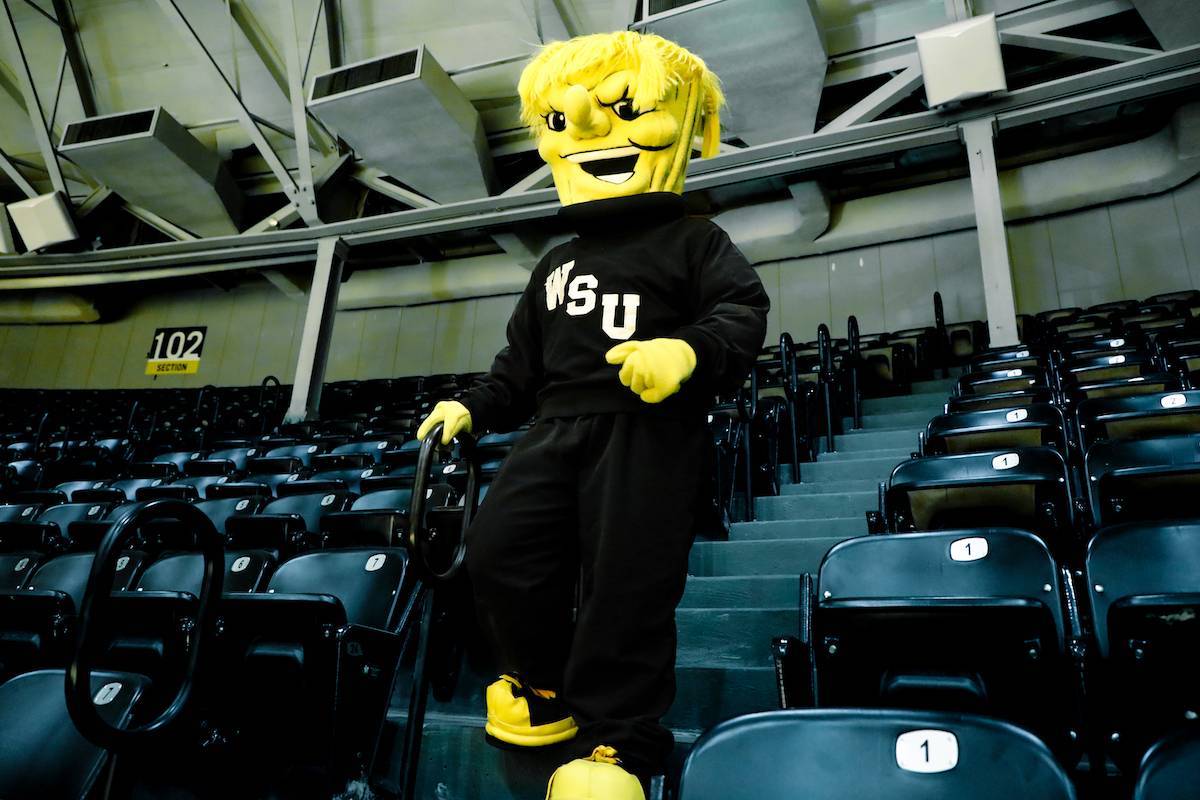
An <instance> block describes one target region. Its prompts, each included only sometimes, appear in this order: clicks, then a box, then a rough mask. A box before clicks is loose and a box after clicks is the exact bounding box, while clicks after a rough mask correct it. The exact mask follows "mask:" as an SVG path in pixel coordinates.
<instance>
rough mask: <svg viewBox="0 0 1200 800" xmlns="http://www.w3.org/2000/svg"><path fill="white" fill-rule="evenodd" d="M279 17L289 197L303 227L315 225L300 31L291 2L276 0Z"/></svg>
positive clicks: (317, 216) (318, 220)
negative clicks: (289, 141)
mask: <svg viewBox="0 0 1200 800" xmlns="http://www.w3.org/2000/svg"><path fill="white" fill-rule="evenodd" d="M280 6H281V9H280V10H281V11H282V18H283V40H284V43H283V49H284V51H285V53H286V54H287V55H286V59H285V60H286V62H287V83H288V100H289V102H290V103H291V106H292V130H293V131H295V133H296V165H297V167H298V172H299V177H298V180H297V181H296V184H297V188H298V189H299V192H298V193H297V195H296V197H295V198H293V199H294V201H295V203H296V208H297V209H299V211H300V216H301V217H303V218H304V222H305V224H307V225H319V224H320V223H321V215H320V212H319V211H318V210H317V192H316V189H315V188H314V187H313V162H312V150H310V149H309V145H308V107H307V106H306V105H305V101H304V67H303V66H302V65H301V64H300V41H299V36H300V30H299V27H298V26H297V25H296V2H295V0H280Z"/></svg>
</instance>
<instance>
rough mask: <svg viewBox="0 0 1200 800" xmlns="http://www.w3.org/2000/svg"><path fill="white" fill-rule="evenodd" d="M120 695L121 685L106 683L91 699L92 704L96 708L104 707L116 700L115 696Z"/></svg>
mask: <svg viewBox="0 0 1200 800" xmlns="http://www.w3.org/2000/svg"><path fill="white" fill-rule="evenodd" d="M120 693H121V684H119V683H106V684H104V685H103V686H101V687H100V691H98V692H96V696H95V697H93V698H92V702H93V703H95V704H96V705H98V706H106V705H108V704H109V703H111V702H112V701H113V700H116V699H117V695H119V694H120Z"/></svg>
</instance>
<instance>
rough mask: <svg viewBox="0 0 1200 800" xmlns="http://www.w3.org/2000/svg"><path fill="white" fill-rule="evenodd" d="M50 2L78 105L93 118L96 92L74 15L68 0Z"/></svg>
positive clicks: (86, 115) (86, 114) (52, 0)
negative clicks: (52, 5) (76, 93)
mask: <svg viewBox="0 0 1200 800" xmlns="http://www.w3.org/2000/svg"><path fill="white" fill-rule="evenodd" d="M51 2H53V4H54V15H55V16H56V17H58V28H59V30H60V31H61V32H62V41H63V47H64V48H66V53H67V63H68V64H70V65H71V77H72V78H74V79H75V91H76V92H78V93H79V104H80V105H81V106H83V115H84V116H85V117H94V116H96V114H97V113H98V112H97V111H96V92H95V89H94V87H93V86H92V74H91V72H90V71H89V70H88V68H87V59H86V58H85V56H84V53H83V44H82V42H81V41H80V39H79V29H78V28H76V27H75V15H74V14H73V13H72V11H71V5H70V0H51Z"/></svg>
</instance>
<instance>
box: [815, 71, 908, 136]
mask: <svg viewBox="0 0 1200 800" xmlns="http://www.w3.org/2000/svg"><path fill="white" fill-rule="evenodd" d="M924 79H925V77H924V75H923V74H922V72H921V65H920V64H912V65H910V66H908V67H905V68H904V69H903V70H901V71H900V72H899V73H897V74H896V75H895V77H893V78H892V79H891V80H890V81H888V82H887V83H885V84H884V85H883V86H880V87H879V88H878V89H876V90H875V91H873V92H871V93H870V94H869V95H867V96H866V97H864V98H863V99H862V100H859V101H858V102H857V103H855V104H854V105H852V106H850V108H848V109H846V110H845V111H843V112H842V113H841V114H838V115H837V117H835V118H834V119H833V120H832V121H831V122H830V123H829V124H828V125H826V126H825V127H823V128H821V132H822V133H826V132H828V133H832V132H834V131H841V130H845V129H846V128H849V127H850V126H851V125H858V124H860V123H863V122H870V121H872V120H874V119H877V118H878V117H879V115H881V114H883V113H884V112H886V111H887V110H888V109H889V108H891V107H892V106H894V105H896V104H897V103H899V102H900V101H901V100H905V99H907V98H908V96H909V95H910V94H912V93H913V91H914V90H915V89H916V88H917V87H918V86H920V85H921V84H922V83H923V82H924Z"/></svg>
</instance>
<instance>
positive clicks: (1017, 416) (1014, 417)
mask: <svg viewBox="0 0 1200 800" xmlns="http://www.w3.org/2000/svg"><path fill="white" fill-rule="evenodd" d="M1004 418H1005V419H1006V420H1008V421H1009V422H1021V421H1023V420H1025V419H1028V418H1029V411H1027V410H1026V409H1024V408H1014V409H1013V410H1012V411H1010V412H1008V413H1007V414H1005V415H1004Z"/></svg>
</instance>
